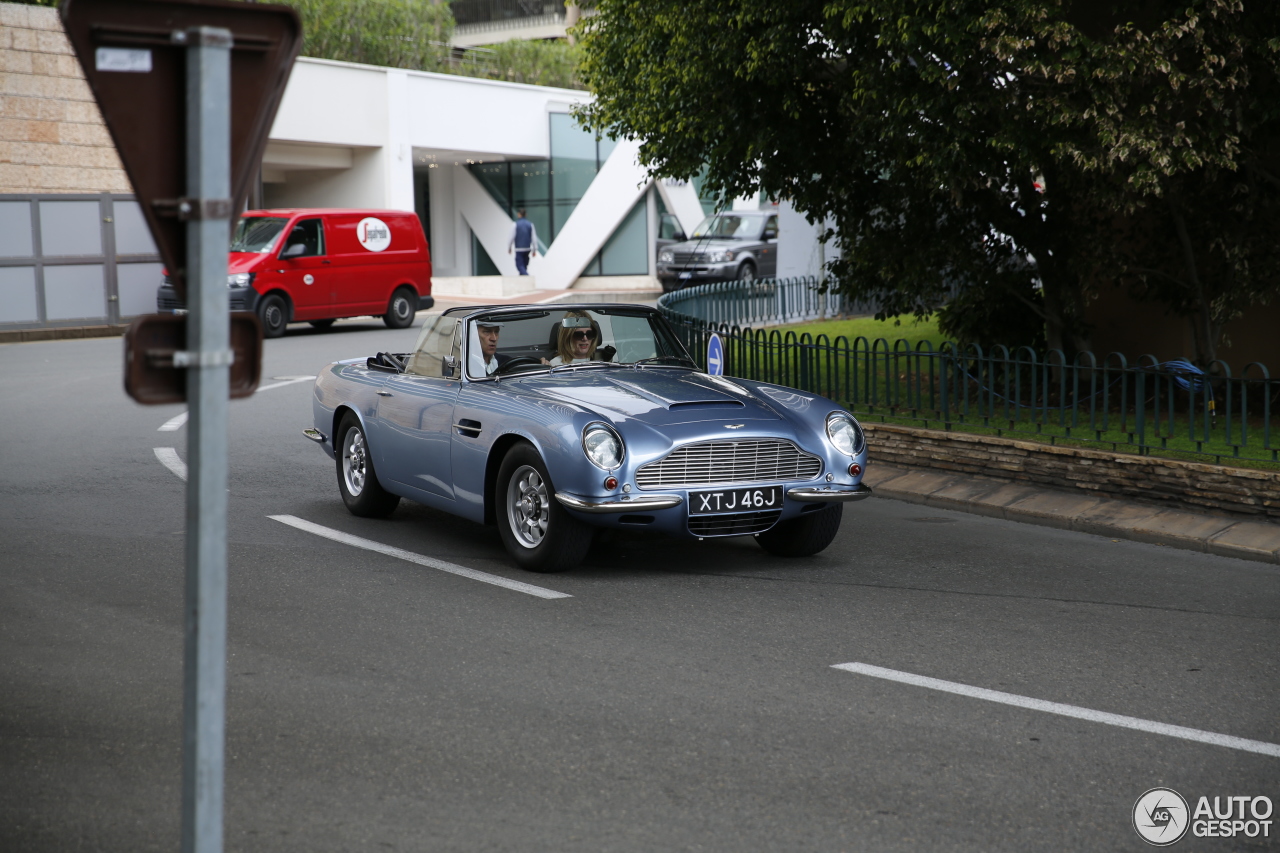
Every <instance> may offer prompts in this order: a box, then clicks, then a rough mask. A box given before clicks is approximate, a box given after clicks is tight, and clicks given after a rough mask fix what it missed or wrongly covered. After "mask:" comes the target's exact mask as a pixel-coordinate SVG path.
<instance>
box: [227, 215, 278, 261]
mask: <svg viewBox="0 0 1280 853" xmlns="http://www.w3.org/2000/svg"><path fill="white" fill-rule="evenodd" d="M288 221H289V220H287V219H278V218H276V217H273V216H246V217H245V218H243V219H241V220H240V221H239V222H238V223H237V224H236V233H235V234H233V235H232V236H231V251H233V252H258V253H262V252H269V251H271V245H272V244H273V243H275V241H276V237H279V236H280V232H281V231H282V230H284V225H285V223H286V222H288Z"/></svg>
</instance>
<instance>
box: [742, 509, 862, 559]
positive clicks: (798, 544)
mask: <svg viewBox="0 0 1280 853" xmlns="http://www.w3.org/2000/svg"><path fill="white" fill-rule="evenodd" d="M843 513H844V504H838V503H831V504H827V505H826V506H824V507H823V508H822V509H820V510H816V511H814V512H809V513H805V514H804V515H801V516H799V517H797V518H792V519H789V520H787V521H784V522H781V523H780V524H775V525H774V526H773V527H771V528H769V529H768V530H766V531H765V532H764V533H761V534H760V535H759V536H757V537H756V541H757V542H759V543H760V547H761V548H763V549H765V550H766V551H768V552H769V553H770V554H774V555H776V556H779V557H808V556H811V555H813V554H816V553H818V552H819V551H822V550H824V549H825V548H826V547H827V546H828V545H830V544H831V542H832V540H834V539H835V538H836V533H838V532H839V531H840V517H841V515H843Z"/></svg>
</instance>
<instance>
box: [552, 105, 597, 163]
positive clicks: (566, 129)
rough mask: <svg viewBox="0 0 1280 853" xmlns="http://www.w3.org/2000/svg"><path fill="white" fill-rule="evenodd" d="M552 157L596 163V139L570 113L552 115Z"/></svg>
mask: <svg viewBox="0 0 1280 853" xmlns="http://www.w3.org/2000/svg"><path fill="white" fill-rule="evenodd" d="M551 156H552V157H553V158H554V157H569V158H571V159H575V160H590V161H591V162H592V164H594V163H595V161H596V138H595V136H593V135H592V134H591V133H590V132H589V131H586V130H584V129H583V128H582V127H580V126H579V125H578V123H577V122H576V121H574V120H573V116H571V115H569V114H568V113H552V114H551Z"/></svg>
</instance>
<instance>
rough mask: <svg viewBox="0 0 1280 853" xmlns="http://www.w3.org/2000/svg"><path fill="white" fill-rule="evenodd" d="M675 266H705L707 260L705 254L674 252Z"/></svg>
mask: <svg viewBox="0 0 1280 853" xmlns="http://www.w3.org/2000/svg"><path fill="white" fill-rule="evenodd" d="M673 254H674V255H675V261H674V263H677V264H705V263H706V262H707V260H708V254H707V253H706V252H674V253H673Z"/></svg>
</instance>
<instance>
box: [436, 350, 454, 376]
mask: <svg viewBox="0 0 1280 853" xmlns="http://www.w3.org/2000/svg"><path fill="white" fill-rule="evenodd" d="M457 370H458V359H457V358H456V357H455V356H452V355H446V356H445V357H444V358H442V359H440V373H441V375H443V376H448V377H450V378H452V377H453V375H454V373H456V372H457Z"/></svg>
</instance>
